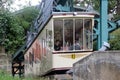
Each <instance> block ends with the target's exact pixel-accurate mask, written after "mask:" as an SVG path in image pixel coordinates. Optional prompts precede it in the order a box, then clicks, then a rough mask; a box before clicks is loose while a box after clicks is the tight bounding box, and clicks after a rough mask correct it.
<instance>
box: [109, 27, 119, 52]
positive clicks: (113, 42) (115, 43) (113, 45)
mask: <svg viewBox="0 0 120 80" xmlns="http://www.w3.org/2000/svg"><path fill="white" fill-rule="evenodd" d="M110 38H111V39H110V40H109V43H110V49H111V50H120V29H117V30H115V31H114V32H112V33H111V34H110Z"/></svg>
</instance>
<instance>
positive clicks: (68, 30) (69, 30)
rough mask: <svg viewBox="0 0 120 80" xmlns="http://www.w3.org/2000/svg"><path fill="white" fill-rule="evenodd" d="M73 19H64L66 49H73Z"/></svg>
mask: <svg viewBox="0 0 120 80" xmlns="http://www.w3.org/2000/svg"><path fill="white" fill-rule="evenodd" d="M73 33H74V32H73V19H67V20H64V36H63V44H64V46H63V47H64V50H73V35H74V34H73Z"/></svg>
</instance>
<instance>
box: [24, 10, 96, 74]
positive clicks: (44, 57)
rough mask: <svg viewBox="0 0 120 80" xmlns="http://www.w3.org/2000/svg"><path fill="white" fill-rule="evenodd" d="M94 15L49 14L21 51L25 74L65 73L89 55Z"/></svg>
mask: <svg viewBox="0 0 120 80" xmlns="http://www.w3.org/2000/svg"><path fill="white" fill-rule="evenodd" d="M93 19H94V14H92V13H86V12H82V13H80V12H77V13H75V12H59V13H55V12H54V13H53V14H52V16H51V17H50V19H49V21H47V23H46V25H44V27H43V28H41V30H40V32H39V34H38V35H37V37H36V38H35V40H34V41H33V42H32V44H31V45H30V47H29V48H28V49H27V51H26V52H25V55H24V57H25V75H28V74H33V75H38V76H49V75H54V74H65V73H66V71H67V70H69V69H70V68H71V67H72V65H73V63H75V62H76V61H78V60H80V59H81V58H83V57H85V56H87V55H88V54H91V53H92V50H93V39H92V35H93V25H94V20H93Z"/></svg>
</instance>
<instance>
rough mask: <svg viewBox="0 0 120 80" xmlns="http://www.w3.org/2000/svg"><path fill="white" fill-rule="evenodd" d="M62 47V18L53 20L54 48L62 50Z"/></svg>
mask: <svg viewBox="0 0 120 80" xmlns="http://www.w3.org/2000/svg"><path fill="white" fill-rule="evenodd" d="M62 47H63V20H59V19H57V20H54V50H55V51H59V50H62Z"/></svg>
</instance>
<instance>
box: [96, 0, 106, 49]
mask: <svg viewBox="0 0 120 80" xmlns="http://www.w3.org/2000/svg"><path fill="white" fill-rule="evenodd" d="M107 20H108V0H100V27H99V30H100V33H99V34H100V35H99V36H100V37H98V49H99V48H100V47H101V46H102V43H103V42H104V41H105V42H108V24H107Z"/></svg>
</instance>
